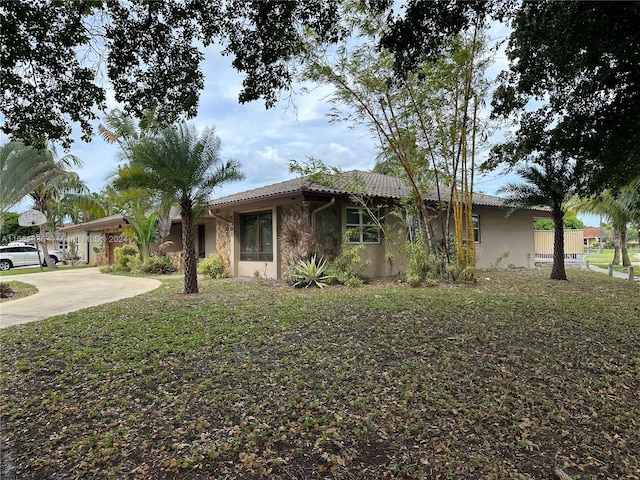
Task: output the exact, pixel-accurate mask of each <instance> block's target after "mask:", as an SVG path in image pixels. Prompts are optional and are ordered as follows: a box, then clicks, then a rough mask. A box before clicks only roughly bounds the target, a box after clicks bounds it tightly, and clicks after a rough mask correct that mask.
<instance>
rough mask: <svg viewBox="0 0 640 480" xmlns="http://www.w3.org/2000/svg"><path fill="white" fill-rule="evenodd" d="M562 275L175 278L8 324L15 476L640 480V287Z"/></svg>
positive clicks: (6, 456)
mask: <svg viewBox="0 0 640 480" xmlns="http://www.w3.org/2000/svg"><path fill="white" fill-rule="evenodd" d="M569 273H570V276H571V278H572V280H571V281H569V282H557V281H550V280H548V279H547V276H548V274H549V272H548V271H546V270H542V271H531V272H504V273H493V272H492V273H488V274H484V276H486V277H488V278H482V279H481V280H480V282H479V284H478V285H476V286H441V287H438V288H432V289H410V288H407V287H403V286H400V285H396V284H379V285H372V286H368V287H366V288H362V289H347V288H339V287H330V288H327V289H325V290H322V291H321V290H317V289H308V290H298V289H292V288H289V287H284V286H277V285H273V284H268V283H266V282H258V281H248V282H235V281H230V280H222V281H221V280H218V281H213V280H210V281H203V282H202V285H201V287H202V290H203V291H204V292H205V293H202V294H200V295H192V296H180V295H174V294H172V292H178V291H179V290H180V288H181V280H179V279H176V280H168V281H165V282H164V286H163V287H162V288H160V289H158V290H155V291H153V292H151V293H149V294H146V295H144V296H141V297H137V298H133V299H127V300H122V301H119V302H117V303H113V304H110V305H104V306H100V307H95V308H91V309H87V310H83V311H80V312H76V313H71V314H67V315H64V316H60V317H56V318H54V319H49V320H45V321H42V322H39V323H34V324H28V325H22V326H17V327H12V328H9V329H5V330H2V331H0V341H1V342H2V349H1V358H2V367H1V368H2V369H1V371H0V379H1V383H0V390H1V392H2V394H1V395H2V396H1V398H0V400H1V402H0V412H1V415H2V425H3V426H4V428H3V430H4V431H3V440H4V443H5V446H8V450H6V451H4V452H3V453H2V455H3V457H2V460H3V461H4V462H5V474H7V472H9V471H11V472H12V474H13V475H15V478H20V479H53V478H56V479H63V478H64V479H72V478H82V479H92V478H95V479H110V478H114V479H232V478H242V479H255V478H276V479H292V478H297V479H310V478H337V479H354V478H355V479H380V478H389V479H393V478H398V479H400V478H424V479H437V478H460V479H462V478H464V479H467V478H486V479H509V478H513V479H519V478H523V479H524V478H535V479H550V478H554V477H555V473H554V471H555V469H556V468H558V467H559V468H561V469H563V470H564V471H565V472H566V473H567V474H569V475H571V477H572V478H574V479H578V478H580V479H586V478H602V479H606V478H611V479H614V478H615V479H619V478H627V479H633V478H636V479H637V478H640V289H639V288H638V285H636V284H634V283H631V282H625V281H621V280H615V279H611V278H609V277H607V276H605V275H601V274H596V273H593V272H589V271H573V270H571V271H570V272H569ZM3 478H4V477H3Z"/></svg>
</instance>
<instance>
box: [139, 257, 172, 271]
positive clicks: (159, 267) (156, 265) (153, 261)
mask: <svg viewBox="0 0 640 480" xmlns="http://www.w3.org/2000/svg"><path fill="white" fill-rule="evenodd" d="M140 271H141V272H142V273H149V274H153V275H166V274H167V273H173V272H175V271H176V268H175V267H174V266H173V263H171V259H170V258H169V257H167V256H164V255H163V256H157V255H154V256H152V257H149V258H148V259H147V260H146V261H145V262H144V263H143V264H142V265H141V266H140Z"/></svg>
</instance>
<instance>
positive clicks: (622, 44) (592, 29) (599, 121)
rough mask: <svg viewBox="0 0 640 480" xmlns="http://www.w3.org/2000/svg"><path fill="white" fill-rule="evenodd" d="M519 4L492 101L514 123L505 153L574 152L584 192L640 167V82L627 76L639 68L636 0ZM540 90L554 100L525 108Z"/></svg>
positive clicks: (511, 156) (512, 157) (510, 157)
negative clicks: (505, 69) (505, 67)
mask: <svg viewBox="0 0 640 480" xmlns="http://www.w3.org/2000/svg"><path fill="white" fill-rule="evenodd" d="M519 5H520V6H519V7H518V8H517V9H516V15H515V16H514V18H513V24H512V25H513V30H512V33H511V35H510V38H509V42H508V47H507V50H506V54H507V58H508V59H509V61H510V62H509V63H510V65H509V67H510V71H509V72H508V74H505V75H502V76H501V77H500V82H501V84H500V85H499V86H498V88H497V89H496V92H495V95H494V100H493V102H492V105H493V113H494V115H499V116H502V117H503V118H505V119H509V120H511V121H512V120H513V119H515V120H516V125H517V126H518V128H517V130H516V132H517V134H516V135H515V136H514V138H513V139H509V140H508V141H507V143H505V144H504V145H505V146H508V148H507V149H506V150H505V151H504V153H505V155H504V156H503V160H504V161H506V162H507V163H511V164H513V162H514V161H520V160H522V159H523V155H522V153H524V154H525V155H524V156H528V155H529V154H534V155H535V154H536V152H544V154H545V155H546V156H548V157H550V156H554V157H556V158H564V159H572V160H571V161H575V162H576V166H577V168H576V171H577V172H580V178H579V182H578V181H577V180H578V179H576V183H575V185H576V186H577V187H579V189H580V190H581V191H580V193H581V194H597V193H599V192H601V191H602V190H603V188H604V187H607V186H610V187H614V189H615V188H616V187H621V186H623V185H625V184H627V183H628V182H629V180H630V179H631V178H633V177H635V176H637V175H639V174H640V149H638V145H640V130H639V129H638V125H639V124H640V89H638V88H637V80H635V81H629V79H630V78H634V79H637V78H638V74H639V73H640V72H639V65H640V62H639V57H638V51H639V49H638V48H637V46H638V43H639V41H640V33H639V32H640V15H638V4H637V2H615V3H613V2H577V1H574V2H553V1H544V2H521V3H520V4H519ZM567 39H571V40H570V41H567ZM630 45H633V46H634V48H629V46H630ZM544 98H549V99H553V100H552V101H547V102H541V101H536V102H535V105H536V107H537V109H535V110H533V109H532V108H530V107H531V105H532V103H531V102H532V101H534V100H540V99H544ZM509 144H510V145H509ZM577 152H579V153H577Z"/></svg>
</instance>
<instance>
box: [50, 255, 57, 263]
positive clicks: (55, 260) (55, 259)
mask: <svg viewBox="0 0 640 480" xmlns="http://www.w3.org/2000/svg"><path fill="white" fill-rule="evenodd" d="M51 260H53V263H54V264H56V263H58V257H53V256H52V257H51Z"/></svg>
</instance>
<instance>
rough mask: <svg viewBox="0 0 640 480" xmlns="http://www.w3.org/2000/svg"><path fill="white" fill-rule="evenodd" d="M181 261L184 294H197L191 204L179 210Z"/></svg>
mask: <svg viewBox="0 0 640 480" xmlns="http://www.w3.org/2000/svg"><path fill="white" fill-rule="evenodd" d="M181 210H182V211H181V212H180V213H181V216H182V261H183V262H184V293H198V271H197V260H196V247H195V245H194V243H193V208H192V206H191V204H189V205H184V204H183V206H182V208H181Z"/></svg>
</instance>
